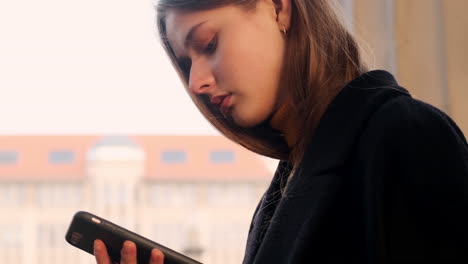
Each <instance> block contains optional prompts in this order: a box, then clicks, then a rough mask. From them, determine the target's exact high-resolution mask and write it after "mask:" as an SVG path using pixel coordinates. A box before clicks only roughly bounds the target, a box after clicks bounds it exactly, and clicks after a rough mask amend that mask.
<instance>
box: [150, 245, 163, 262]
mask: <svg viewBox="0 0 468 264" xmlns="http://www.w3.org/2000/svg"><path fill="white" fill-rule="evenodd" d="M150 264H164V254H163V253H162V251H161V250H159V249H156V248H155V249H153V250H151V257H150Z"/></svg>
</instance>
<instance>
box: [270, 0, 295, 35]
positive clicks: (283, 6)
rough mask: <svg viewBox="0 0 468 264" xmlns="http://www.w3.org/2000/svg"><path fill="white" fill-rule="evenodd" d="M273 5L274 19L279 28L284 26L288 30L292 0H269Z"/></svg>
mask: <svg viewBox="0 0 468 264" xmlns="http://www.w3.org/2000/svg"><path fill="white" fill-rule="evenodd" d="M270 1H272V2H273V4H274V5H275V10H276V21H277V22H278V26H279V27H280V30H282V27H285V28H286V30H289V27H290V26H291V13H292V11H291V10H292V7H291V5H292V3H291V1H292V0H270Z"/></svg>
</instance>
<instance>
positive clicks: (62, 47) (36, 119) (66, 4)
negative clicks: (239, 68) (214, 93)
mask: <svg viewBox="0 0 468 264" xmlns="http://www.w3.org/2000/svg"><path fill="white" fill-rule="evenodd" d="M155 32H156V31H155V12H154V10H153V5H152V2H151V0H136V1H135V0H132V1H130V0H113V1H110V0H98V1H96V0H81V1H70V0H41V1H37V0H21V1H0V92H1V94H0V134H51V133H52V134H96V133H99V134H125V133H129V134H217V132H216V131H215V130H214V129H213V128H212V127H211V126H210V125H209V123H208V122H207V121H205V120H204V119H203V117H202V116H201V114H200V113H199V112H198V110H197V109H196V108H195V106H194V105H193V103H192V102H191V101H190V98H189V97H188V95H187V94H186V92H185V91H184V89H183V87H182V85H181V84H180V81H179V80H178V78H177V76H176V74H175V72H174V70H173V69H172V67H171V65H170V64H169V62H168V59H167V58H166V55H165V54H164V52H163V50H162V48H161V46H160V44H159V40H158V39H157V37H156V34H155Z"/></svg>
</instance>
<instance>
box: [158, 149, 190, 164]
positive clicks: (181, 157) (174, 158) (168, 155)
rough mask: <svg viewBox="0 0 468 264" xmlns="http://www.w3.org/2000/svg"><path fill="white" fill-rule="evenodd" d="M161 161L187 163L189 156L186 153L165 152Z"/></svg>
mask: <svg viewBox="0 0 468 264" xmlns="http://www.w3.org/2000/svg"><path fill="white" fill-rule="evenodd" d="M161 159H162V161H163V162H164V163H170V164H177V163H184V162H185V161H187V154H186V153H185V151H164V152H163V153H162V156H161Z"/></svg>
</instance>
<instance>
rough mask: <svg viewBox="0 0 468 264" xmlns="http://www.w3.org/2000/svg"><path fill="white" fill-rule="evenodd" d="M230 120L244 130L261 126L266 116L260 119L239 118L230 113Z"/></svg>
mask: <svg viewBox="0 0 468 264" xmlns="http://www.w3.org/2000/svg"><path fill="white" fill-rule="evenodd" d="M232 119H233V121H234V123H236V125H238V126H240V127H244V128H249V127H254V126H257V125H259V124H261V123H262V122H263V121H265V120H266V119H267V116H265V117H264V118H262V117H261V116H245V117H242V116H239V115H236V113H234V112H232Z"/></svg>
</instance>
